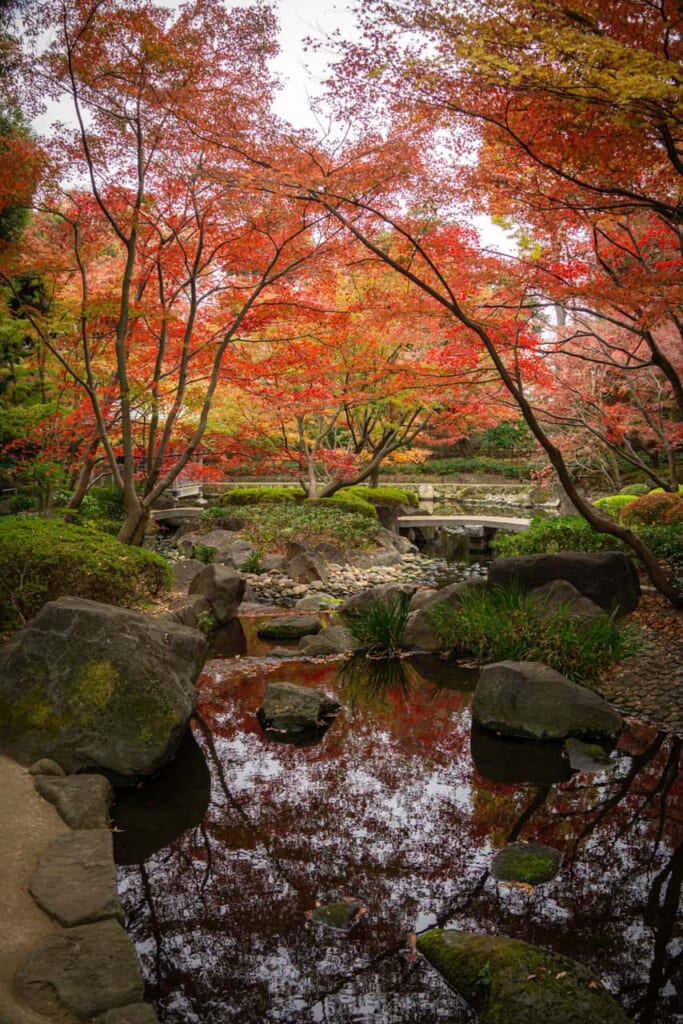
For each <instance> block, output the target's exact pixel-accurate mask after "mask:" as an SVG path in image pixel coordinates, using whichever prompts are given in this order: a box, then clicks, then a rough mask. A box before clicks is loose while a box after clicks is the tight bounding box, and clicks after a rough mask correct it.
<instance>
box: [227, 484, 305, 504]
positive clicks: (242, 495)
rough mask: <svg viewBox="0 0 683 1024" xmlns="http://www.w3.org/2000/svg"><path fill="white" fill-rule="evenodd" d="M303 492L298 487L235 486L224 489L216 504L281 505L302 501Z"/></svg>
mask: <svg viewBox="0 0 683 1024" xmlns="http://www.w3.org/2000/svg"><path fill="white" fill-rule="evenodd" d="M304 498H305V494H304V492H303V491H302V490H301V488H300V487H236V488H234V489H233V490H229V491H225V492H224V493H223V494H221V496H220V498H219V499H218V504H219V505H221V506H223V507H225V506H230V505H262V504H266V505H268V504H276V505H281V504H283V502H286V503H287V504H292V505H294V504H296V503H298V502H301V501H303V500H304Z"/></svg>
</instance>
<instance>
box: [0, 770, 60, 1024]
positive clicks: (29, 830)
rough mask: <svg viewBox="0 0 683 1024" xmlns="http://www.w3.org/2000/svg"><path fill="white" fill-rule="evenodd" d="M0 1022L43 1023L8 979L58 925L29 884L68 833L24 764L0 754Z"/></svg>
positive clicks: (10, 979)
mask: <svg viewBox="0 0 683 1024" xmlns="http://www.w3.org/2000/svg"><path fill="white" fill-rule="evenodd" d="M0 822H1V823H2V825H1V826H0V864H1V865H2V871H0V907H1V908H2V919H3V927H2V928H0V1024H5V1021H8V1022H11V1024H46V1022H47V1020H48V1018H46V1017H43V1016H42V1015H41V1014H38V1013H35V1012H34V1011H32V1010H30V1009H28V1008H27V1007H25V1006H24V1005H20V1004H19V1003H18V1002H17V1000H16V998H15V996H14V993H13V991H12V984H11V982H12V977H13V975H14V973H15V971H16V969H17V967H18V966H19V964H20V963H21V961H22V960H23V959H24V957H25V956H26V955H27V954H28V953H29V952H30V950H31V949H33V948H34V947H35V946H37V945H38V944H39V943H40V942H41V941H42V940H43V939H45V938H47V937H48V936H49V935H50V934H52V933H53V932H57V931H59V930H60V927H59V925H58V924H57V923H56V922H55V921H53V920H52V919H51V918H49V917H48V915H47V914H45V913H44V912H43V911H42V910H40V909H39V907H37V906H36V904H35V903H34V901H33V899H32V897H31V896H30V894H29V891H28V883H29V880H30V878H31V875H32V873H33V871H34V869H35V867H36V866H37V864H38V860H39V858H40V855H41V854H42V853H43V851H44V850H45V849H46V848H47V846H48V845H49V844H50V843H51V842H52V840H53V839H55V838H56V837H57V836H58V835H60V834H62V833H65V832H70V829H69V827H68V826H67V825H66V824H65V823H64V822H63V821H62V819H61V818H60V816H59V814H58V813H57V811H56V810H55V808H54V807H53V806H52V805H51V804H49V803H47V801H46V800H43V799H42V797H40V796H38V794H37V793H36V791H35V789H34V787H33V778H32V776H31V775H29V773H28V771H27V770H26V768H24V767H23V766H22V765H20V764H17V762H16V761H12V760H10V759H9V758H7V757H3V756H0Z"/></svg>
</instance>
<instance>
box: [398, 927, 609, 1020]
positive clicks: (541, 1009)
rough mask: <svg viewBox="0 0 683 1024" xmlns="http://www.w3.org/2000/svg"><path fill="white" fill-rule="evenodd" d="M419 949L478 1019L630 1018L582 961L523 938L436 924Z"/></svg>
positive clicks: (422, 940)
mask: <svg viewBox="0 0 683 1024" xmlns="http://www.w3.org/2000/svg"><path fill="white" fill-rule="evenodd" d="M418 949H419V950H420V952H421V953H422V954H423V955H424V956H425V957H426V958H427V959H428V960H429V961H430V963H431V964H433V966H434V967H435V968H436V969H437V970H438V971H439V973H440V974H442V975H443V976H444V977H445V978H446V980H447V981H448V982H449V984H451V985H452V986H453V988H455V989H457V990H458V991H459V992H460V993H461V994H462V995H463V996H464V998H465V999H466V1000H467V1001H468V1002H469V1003H471V1004H472V1006H474V1008H475V1009H476V1010H477V1012H478V1021H479V1024H550V1022H552V1024H596V1022H597V1021H599V1022H600V1024H628V1018H627V1017H626V1015H625V1013H624V1011H623V1010H622V1009H621V1007H620V1006H619V1005H618V1003H617V1002H616V1001H615V1000H614V999H613V998H612V997H611V996H610V995H609V994H608V993H607V992H606V991H605V989H603V988H602V987H601V986H600V984H599V983H598V982H597V981H596V979H595V978H594V977H593V976H592V975H591V974H590V973H589V972H588V971H587V970H586V969H585V968H584V967H582V966H581V965H580V964H578V963H576V962H575V961H574V960H569V959H568V958H567V957H562V956H558V955H557V954H555V953H549V952H547V951H546V950H543V949H538V948H537V947H535V946H531V945H529V944H528V943H526V942H521V941H519V940H517V939H508V938H505V937H503V936H496V935H474V934H471V933H469V932H461V931H455V930H449V929H440V928H434V929H432V930H431V931H429V932H426V933H425V934H424V935H421V936H420V937H419V939H418Z"/></svg>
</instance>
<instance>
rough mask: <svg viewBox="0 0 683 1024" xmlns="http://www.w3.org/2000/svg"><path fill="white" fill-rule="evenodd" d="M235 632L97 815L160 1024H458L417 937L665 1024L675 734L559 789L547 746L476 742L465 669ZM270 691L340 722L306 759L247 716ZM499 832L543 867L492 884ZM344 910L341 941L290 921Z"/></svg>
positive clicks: (671, 940) (679, 835) (556, 756)
mask: <svg viewBox="0 0 683 1024" xmlns="http://www.w3.org/2000/svg"><path fill="white" fill-rule="evenodd" d="M243 625H244V627H245V628H244V629H242V628H241V627H238V626H235V627H234V629H233V635H232V640H231V641H226V644H225V654H226V656H225V657H221V658H218V659H215V660H212V661H210V662H208V663H207V665H206V667H205V671H204V674H203V675H202V677H201V679H200V681H199V685H198V689H199V708H198V716H197V718H196V720H195V721H194V723H193V728H192V735H188V737H187V739H186V741H185V742H184V744H183V747H182V749H181V750H180V752H179V754H178V756H177V757H176V758H175V760H174V761H173V762H172V763H171V764H170V765H169V766H168V768H167V769H166V770H165V772H164V773H162V774H161V775H160V776H159V777H158V778H156V779H154V780H152V781H151V782H149V783H147V784H145V785H144V786H143V787H142V788H139V789H133V790H130V791H123V792H120V793H119V796H118V799H117V806H116V825H117V827H118V829H121V831H118V832H117V833H116V834H115V843H116V852H117V858H118V861H119V888H120V894H121V898H122V901H123V904H124V908H125V912H126V918H127V921H126V925H127V928H128V930H129V934H130V935H131V936H132V937H133V938H134V940H135V942H136V944H137V949H138V954H139V957H140V960H141V963H142V967H143V972H144V976H145V980H146V985H147V998H148V999H151V1000H152V1001H154V1002H155V1003H156V1005H157V1007H158V1010H159V1016H160V1020H161V1021H162V1024H229V1022H232V1021H235V1022H237V1021H239V1022H240V1024H270V1022H272V1024H276V1022H277V1024H313V1022H327V1024H346V1022H354V1024H409V1022H410V1024H413V1022H415V1024H432V1022H438V1021H444V1022H445V1021H448V1022H455V1024H457V1022H469V1021H473V1020H474V1018H473V1016H472V1014H471V1011H470V1010H469V1008H468V1007H467V1006H466V1005H465V1004H464V1003H463V1002H462V1000H461V999H460V998H459V997H458V996H457V994H456V993H454V992H453V991H452V990H451V989H450V988H449V987H448V986H447V985H446V984H445V983H444V982H443V981H442V980H441V978H440V977H439V975H438V974H436V972H434V971H433V970H432V969H431V968H430V967H429V965H428V964H427V963H426V962H425V961H424V960H422V959H421V958H420V959H414V958H411V956H410V954H409V951H408V950H407V947H406V936H407V935H408V933H410V932H413V931H417V932H419V931H421V930H423V929H426V928H428V927H430V926H432V925H435V924H438V925H444V926H445V925H447V926H452V927H458V928H466V929H472V930H479V931H488V932H500V933H504V934H507V935H511V936H515V937H518V938H523V939H526V940H528V941H530V942H533V943H536V944H538V945H540V946H544V947H547V948H549V949H552V950H555V951H557V952H560V953H564V954H566V955H569V956H571V957H574V958H575V959H577V960H579V961H581V963H583V964H585V965H586V966H588V967H589V968H590V969H591V970H592V971H593V972H594V973H595V976H596V978H599V979H600V980H601V981H602V982H603V983H604V984H606V985H607V986H608V988H609V989H610V990H611V991H612V992H613V993H614V994H615V995H616V996H617V997H618V998H619V1000H620V1001H621V1002H622V1004H623V1005H624V1006H625V1008H626V1009H627V1011H628V1012H629V1013H630V1014H631V1015H632V1017H633V1020H634V1021H636V1022H637V1024H681V1022H683V970H682V962H683V934H682V932H681V927H680V917H679V906H680V896H681V885H682V884H683V777H682V774H681V741H680V740H679V739H675V738H673V737H668V736H666V735H665V734H663V733H658V732H656V731H654V730H652V729H651V728H648V727H645V726H643V725H639V724H637V723H631V724H630V725H629V726H628V728H627V729H626V730H625V731H624V733H623V734H622V736H621V737H620V739H619V742H618V745H617V747H616V749H615V750H614V751H613V752H612V760H611V764H610V766H609V770H604V771H601V772H599V773H598V774H571V773H570V770H569V767H568V763H567V761H566V759H565V758H564V757H563V756H562V751H561V749H560V748H559V747H558V746H557V745H555V744H542V743H523V742H511V741H502V740H499V739H496V738H495V737H493V736H491V735H488V734H484V733H482V732H481V731H479V730H476V729H475V730H474V731H473V730H472V728H471V718H470V700H471V693H472V689H473V686H474V684H475V682H476V672H473V671H472V670H466V669H458V668H457V667H456V666H454V665H448V664H444V663H443V662H441V661H439V660H438V659H434V658H431V657H421V658H410V659H405V660H396V661H393V662H389V663H387V662H380V661H371V660H368V659H361V660H355V661H353V662H351V663H347V664H346V665H343V664H340V663H339V662H336V663H335V662H331V661H330V660H326V659H320V660H318V661H315V660H313V661H308V662H305V661H302V660H300V659H297V657H296V655H295V653H294V652H293V654H292V657H291V658H285V659H275V658H272V657H271V658H269V657H265V656H264V654H265V650H266V649H265V648H263V647H262V648H260V649H259V654H260V655H261V656H260V657H252V656H250V654H251V652H252V651H253V650H254V647H253V623H250V622H245V623H244V624H243ZM231 645H232V646H231ZM230 651H232V656H227V655H228V653H229V652H230ZM236 654H237V655H240V656H235V655H236ZM269 681H290V682H297V683H301V684H305V685H309V686H314V687H320V688H323V689H325V690H326V691H328V692H330V693H333V694H336V695H338V697H339V699H340V700H341V701H342V703H343V706H344V710H343V712H342V713H341V714H340V715H339V717H338V718H337V719H336V720H335V722H334V723H333V724H332V726H331V727H330V729H329V730H328V732H327V733H326V734H325V735H324V737H323V738H322V740H321V741H320V742H319V743H317V744H316V745H313V746H303V747H296V746H293V745H291V744H285V743H277V742H275V741H274V740H273V739H271V738H269V737H267V736H266V735H264V734H263V732H262V731H261V728H260V726H259V724H258V721H257V719H256V717H255V712H256V710H257V708H258V707H259V705H260V702H261V698H262V696H263V693H264V690H265V687H266V684H267V682H269ZM516 839H521V840H536V841H540V842H543V843H547V844H550V845H552V846H555V847H557V848H558V849H560V850H562V851H563V863H562V868H561V871H560V873H559V875H558V876H557V877H556V878H555V879H554V880H553V881H552V882H550V883H548V884H546V885H542V886H539V887H537V888H536V889H535V890H534V891H533V892H531V893H528V892H525V891H522V890H520V889H519V888H515V887H509V886H505V885H503V884H501V883H497V882H496V881H495V880H494V879H493V878H492V877H491V875H490V874H489V866H490V863H491V859H492V857H493V855H494V854H495V852H496V851H497V850H499V849H500V848H501V847H502V846H503V845H504V844H505V843H506V842H508V841H511V840H516ZM344 896H349V897H354V898H357V899H359V900H361V901H362V902H363V903H364V905H365V906H366V907H367V908H368V912H367V914H365V915H364V916H362V917H361V918H360V920H359V921H358V922H357V923H356V924H355V925H354V926H353V927H352V928H351V929H350V930H349V931H348V932H336V931H333V930H330V929H328V928H325V927H324V926H323V925H320V924H317V923H315V922H314V921H311V920H310V919H309V918H308V917H307V916H306V912H307V911H311V910H312V909H313V908H315V906H316V903H322V904H326V903H329V902H333V901H336V900H339V899H341V898H343V897H344ZM549 1024H550V1022H549Z"/></svg>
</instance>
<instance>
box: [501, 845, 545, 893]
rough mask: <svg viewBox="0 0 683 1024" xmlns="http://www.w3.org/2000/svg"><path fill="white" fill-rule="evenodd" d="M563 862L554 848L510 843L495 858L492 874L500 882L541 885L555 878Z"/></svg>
mask: <svg viewBox="0 0 683 1024" xmlns="http://www.w3.org/2000/svg"><path fill="white" fill-rule="evenodd" d="M561 860H562V854H561V853H560V851H559V850H556V849H555V848H554V847H552V846H544V845H543V844H542V843H508V845H507V846H504V847H503V849H502V850H499V851H498V853H497V854H496V856H495V857H494V858H493V863H492V864H491V874H492V875H493V877H494V878H497V879H498V881H499V882H521V883H522V884H524V885H541V884H542V883H543V882H549V881H550V880H551V879H552V878H554V877H555V875H556V874H557V872H558V871H559V870H560V861H561Z"/></svg>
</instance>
